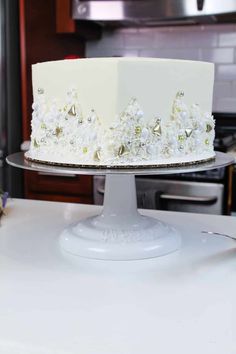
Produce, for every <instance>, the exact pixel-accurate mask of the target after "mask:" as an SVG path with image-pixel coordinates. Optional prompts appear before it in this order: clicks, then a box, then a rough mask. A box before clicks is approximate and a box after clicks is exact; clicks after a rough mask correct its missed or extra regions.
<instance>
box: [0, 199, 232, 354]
mask: <svg viewBox="0 0 236 354" xmlns="http://www.w3.org/2000/svg"><path fill="white" fill-rule="evenodd" d="M99 210H100V207H97V206H89V205H79V204H77V205H76V204H67V203H53V202H41V201H30V200H20V199H18V200H17V199H14V200H11V201H10V202H9V205H8V210H7V215H6V216H5V217H3V219H2V225H1V227H0V353H1V354H39V353H40V354H78V353H81V354H95V353H96V354H146V353H148V354H157V353H160V354H174V353H176V354H189V353H191V354H199V353H201V354H222V353H225V354H233V353H234V354H235V353H236V305H235V303H236V302H235V301H236V242H235V241H233V240H230V239H227V238H223V237H220V236H212V235H205V234H201V233H200V231H201V230H211V231H212V230H214V231H217V232H224V233H228V234H229V235H235V236H236V218H235V217H227V216H213V215H201V214H184V213H173V212H161V211H160V212H159V211H148V210H145V211H142V213H143V214H146V215H150V216H153V217H157V218H159V219H160V220H163V221H167V222H169V223H171V224H173V225H175V226H176V227H178V228H179V229H180V230H181V232H182V234H183V246H182V248H181V250H179V251H177V252H175V253H173V254H170V255H167V256H164V257H160V258H155V259H149V260H142V261H126V262H124V261H122V262H121V261H117V262H115V261H98V260H89V259H83V258H80V257H76V256H72V255H69V254H66V253H64V252H63V251H61V250H60V248H59V245H58V235H59V233H60V232H61V230H63V228H64V227H65V226H66V225H68V224H70V223H72V222H74V221H76V220H77V219H78V218H83V217H85V216H90V215H94V214H97V213H98V212H99Z"/></svg>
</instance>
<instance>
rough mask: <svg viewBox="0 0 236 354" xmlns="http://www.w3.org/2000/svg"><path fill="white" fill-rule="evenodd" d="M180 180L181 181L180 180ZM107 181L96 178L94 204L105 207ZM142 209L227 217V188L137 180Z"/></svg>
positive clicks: (171, 181)
mask: <svg viewBox="0 0 236 354" xmlns="http://www.w3.org/2000/svg"><path fill="white" fill-rule="evenodd" d="M177 178H178V177H177ZM104 186H105V177H103V176H96V177H94V203H95V204H99V205H101V204H103V195H104ZM136 187H137V202H138V207H139V208H143V209H161V210H173V211H183V212H193V213H208V214H219V215H220V214H223V213H224V185H223V184H222V183H214V182H205V183H202V182H194V181H181V180H178V179H175V180H171V179H168V177H167V178H166V179H159V178H155V176H154V177H153V176H152V177H151V176H150V177H147V178H142V177H136Z"/></svg>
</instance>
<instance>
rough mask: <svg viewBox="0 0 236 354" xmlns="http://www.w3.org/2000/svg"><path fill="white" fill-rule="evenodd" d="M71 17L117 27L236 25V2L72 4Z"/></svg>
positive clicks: (78, 0)
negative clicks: (202, 24)
mask: <svg viewBox="0 0 236 354" xmlns="http://www.w3.org/2000/svg"><path fill="white" fill-rule="evenodd" d="M72 16H73V18H74V19H77V20H86V21H96V22H99V23H101V24H102V25H113V26H114V25H115V26H127V25H129V26H140V25H141V26H162V25H188V24H200V23H226V22H232V23H235V21H236V0H121V1H119V0H105V1H104V0H103V1H102V0H95V1H94V0H72Z"/></svg>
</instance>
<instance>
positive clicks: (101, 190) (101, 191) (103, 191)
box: [97, 187, 105, 195]
mask: <svg viewBox="0 0 236 354" xmlns="http://www.w3.org/2000/svg"><path fill="white" fill-rule="evenodd" d="M97 193H98V194H101V195H104V194H105V189H104V188H99V187H98V188H97Z"/></svg>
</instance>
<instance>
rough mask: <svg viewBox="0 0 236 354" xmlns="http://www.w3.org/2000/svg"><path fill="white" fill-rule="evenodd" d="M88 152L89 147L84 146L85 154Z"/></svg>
mask: <svg viewBox="0 0 236 354" xmlns="http://www.w3.org/2000/svg"><path fill="white" fill-rule="evenodd" d="M87 152H88V148H87V147H86V146H85V147H83V153H84V154H87Z"/></svg>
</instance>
